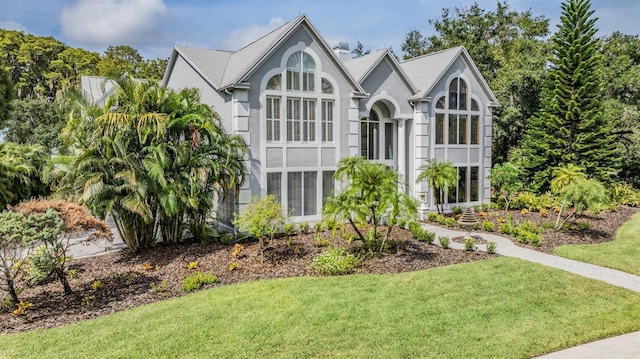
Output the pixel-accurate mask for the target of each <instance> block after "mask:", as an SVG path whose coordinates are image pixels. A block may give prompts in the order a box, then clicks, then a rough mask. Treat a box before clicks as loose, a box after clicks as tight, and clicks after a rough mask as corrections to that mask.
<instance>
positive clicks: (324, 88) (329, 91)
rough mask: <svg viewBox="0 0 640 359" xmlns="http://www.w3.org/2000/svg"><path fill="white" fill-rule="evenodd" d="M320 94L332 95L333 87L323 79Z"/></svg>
mask: <svg viewBox="0 0 640 359" xmlns="http://www.w3.org/2000/svg"><path fill="white" fill-rule="evenodd" d="M322 93H324V94H333V85H331V82H329V80H327V79H325V78H323V79H322Z"/></svg>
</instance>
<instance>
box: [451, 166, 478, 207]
mask: <svg viewBox="0 0 640 359" xmlns="http://www.w3.org/2000/svg"><path fill="white" fill-rule="evenodd" d="M456 171H457V173H458V183H457V184H456V185H453V186H450V187H449V188H448V189H447V203H462V202H468V201H470V202H475V201H478V199H479V196H478V194H479V191H480V181H479V171H480V168H479V167H478V166H470V167H466V166H464V167H456Z"/></svg>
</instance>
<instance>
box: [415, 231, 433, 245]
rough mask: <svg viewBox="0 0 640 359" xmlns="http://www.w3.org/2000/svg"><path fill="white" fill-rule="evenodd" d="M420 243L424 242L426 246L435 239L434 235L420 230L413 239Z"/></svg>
mask: <svg viewBox="0 0 640 359" xmlns="http://www.w3.org/2000/svg"><path fill="white" fill-rule="evenodd" d="M415 238H416V239H417V240H418V241H420V242H426V243H427V244H431V243H433V240H434V239H436V234H435V233H434V232H431V231H427V230H426V229H424V228H420V232H419V233H418V236H417V237H415Z"/></svg>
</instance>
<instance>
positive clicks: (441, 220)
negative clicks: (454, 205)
mask: <svg viewBox="0 0 640 359" xmlns="http://www.w3.org/2000/svg"><path fill="white" fill-rule="evenodd" d="M446 220H447V217H445V216H444V215H442V214H439V215H437V216H436V222H438V224H445V221H446Z"/></svg>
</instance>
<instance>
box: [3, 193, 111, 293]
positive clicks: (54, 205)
mask: <svg viewBox="0 0 640 359" xmlns="http://www.w3.org/2000/svg"><path fill="white" fill-rule="evenodd" d="M12 210H14V211H17V212H23V213H25V214H27V215H36V216H40V217H43V216H45V215H46V214H47V213H48V212H49V211H55V213H57V214H58V216H59V218H60V219H61V223H62V226H61V228H60V232H59V235H56V236H48V237H47V238H46V239H44V240H42V241H41V243H42V244H44V245H45V246H46V247H47V252H48V255H49V256H50V257H51V258H52V263H55V265H54V267H53V270H52V272H51V273H52V275H54V276H55V277H56V278H57V279H58V280H59V281H60V284H61V285H62V288H63V290H64V294H65V295H69V294H72V293H73V291H72V290H71V286H70V285H69V282H68V279H67V275H68V273H69V270H68V268H67V262H68V261H69V260H71V257H70V256H68V255H67V252H68V251H69V248H71V247H72V246H74V245H87V244H89V243H91V242H95V241H98V240H106V241H109V242H111V241H112V240H113V238H112V236H111V230H110V229H109V226H108V225H107V223H106V222H104V221H101V220H99V219H97V218H95V217H93V216H92V215H91V214H90V213H89V211H88V210H87V209H86V208H85V207H83V206H80V205H77V204H75V203H70V202H65V201H50V200H42V199H40V200H32V201H28V202H22V203H20V204H18V205H17V206H15V207H13V208H12Z"/></svg>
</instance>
